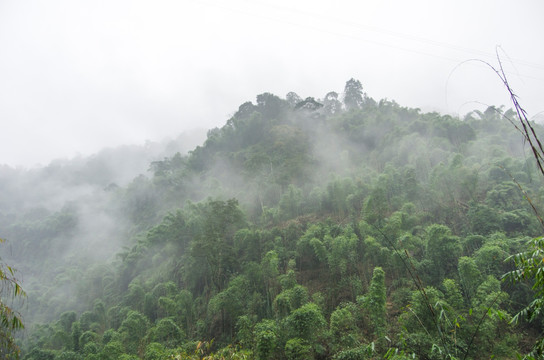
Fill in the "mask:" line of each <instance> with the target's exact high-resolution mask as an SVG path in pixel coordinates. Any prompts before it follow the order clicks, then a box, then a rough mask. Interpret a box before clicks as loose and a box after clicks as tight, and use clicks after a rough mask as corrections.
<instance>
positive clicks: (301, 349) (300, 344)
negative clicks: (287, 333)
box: [285, 338, 313, 360]
mask: <svg viewBox="0 0 544 360" xmlns="http://www.w3.org/2000/svg"><path fill="white" fill-rule="evenodd" d="M285 356H286V357H287V359H289V360H304V359H313V356H312V347H311V346H310V345H308V343H307V342H306V341H305V340H303V339H300V338H294V339H289V340H288V341H287V343H286V344H285Z"/></svg>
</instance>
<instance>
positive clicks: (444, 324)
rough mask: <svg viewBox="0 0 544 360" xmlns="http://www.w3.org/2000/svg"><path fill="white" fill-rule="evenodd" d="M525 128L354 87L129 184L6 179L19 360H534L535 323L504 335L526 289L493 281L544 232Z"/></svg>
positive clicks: (171, 157)
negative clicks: (17, 286) (18, 301)
mask: <svg viewBox="0 0 544 360" xmlns="http://www.w3.org/2000/svg"><path fill="white" fill-rule="evenodd" d="M515 118H516V114H515V113H514V112H513V111H511V110H505V109H503V108H495V107H489V108H488V109H487V110H485V111H483V112H482V111H477V110H475V111H473V112H470V113H468V114H467V115H466V116H464V117H463V118H457V117H453V116H450V115H441V114H439V113H423V112H421V111H420V110H419V109H412V108H406V107H402V106H401V105H399V104H397V103H396V102H395V101H390V100H387V99H383V100H379V101H376V100H374V99H372V98H371V97H369V96H367V95H366V94H365V93H364V92H363V88H362V85H361V83H360V82H359V81H357V80H354V79H351V80H349V81H348V82H347V83H346V87H345V89H343V93H342V95H339V94H338V93H336V92H329V93H328V94H326V95H325V96H324V97H323V98H321V99H318V98H312V97H308V98H306V99H302V98H301V97H299V96H298V95H297V94H295V93H292V92H291V93H288V94H287V95H286V97H285V98H280V97H278V96H275V95H273V94H270V93H264V94H261V95H258V96H257V98H256V103H255V104H254V103H252V102H246V103H244V104H242V105H240V107H239V109H238V111H237V112H235V114H234V115H233V116H232V117H231V118H230V119H228V121H227V122H226V124H225V125H224V126H223V127H221V128H215V129H212V130H210V131H208V134H207V139H206V140H205V141H204V143H202V144H201V145H199V146H196V148H194V149H192V150H191V151H189V152H188V153H183V152H177V153H174V152H171V153H169V154H165V155H164V156H163V157H162V158H161V159H160V160H156V161H152V162H150V163H149V164H148V166H149V170H148V172H147V173H146V174H142V175H139V176H136V177H134V178H133V179H132V180H130V181H128V182H126V183H123V182H119V181H115V179H114V178H113V175H112V174H114V173H115V171H113V172H112V171H110V172H109V173H108V172H107V171H103V170H104V167H103V166H101V165H100V164H102V163H100V162H94V163H93V164H94V166H92V167H91V166H87V167H81V166H79V167H77V166H71V165H70V164H71V163H70V162H69V161H68V162H67V163H66V164H64V165H63V164H57V165H55V164H52V165H50V166H48V167H45V168H43V169H39V170H32V171H26V172H25V171H16V170H13V169H8V168H5V169H2V172H1V173H2V176H1V178H0V183H1V184H3V185H2V186H4V187H3V191H4V189H6V186H7V185H9V186H10V188H9V189H10V191H8V192H6V193H5V194H3V197H2V198H1V199H0V206H1V207H0V238H4V239H7V240H8V242H7V243H6V244H3V246H2V247H3V249H2V251H3V255H2V260H3V261H4V260H5V261H6V262H9V263H10V264H11V265H13V266H14V267H15V268H17V269H18V274H20V275H21V277H22V279H23V287H24V288H25V290H26V291H27V301H26V304H25V306H24V308H23V309H22V310H21V311H22V312H23V315H24V319H25V322H26V329H25V331H24V332H23V333H20V334H19V335H20V336H19V338H18V343H19V344H20V346H21V349H22V354H21V357H22V358H24V359H28V360H38V359H63V360H67V359H85V360H91V359H146V360H154V359H201V358H204V357H205V356H209V357H207V358H209V359H221V358H225V359H342V360H345V359H381V358H387V359H412V358H416V359H484V358H485V359H488V358H495V359H512V358H515V356H516V354H524V353H527V352H528V351H530V349H531V347H532V345H533V344H534V342H535V340H536V339H538V338H539V337H540V333H541V332H542V330H543V323H542V319H541V317H538V316H537V317H536V319H535V320H534V321H532V322H530V323H528V322H525V321H524V320H523V319H521V318H520V321H519V322H517V323H513V322H511V320H512V317H513V316H514V315H515V314H517V313H518V312H519V311H520V310H522V309H523V308H524V307H526V306H527V304H529V303H530V302H531V301H533V299H534V294H533V292H532V290H531V284H528V283H516V284H512V283H511V282H508V281H501V278H502V276H503V275H504V274H505V273H507V272H508V271H511V270H512V269H513V266H514V265H513V263H512V262H511V261H505V259H506V258H507V257H509V256H510V255H512V254H515V253H518V252H521V251H525V250H526V249H527V243H528V241H529V240H530V239H532V238H534V237H536V236H539V235H540V234H541V233H542V227H541V225H540V223H539V221H538V218H537V216H536V215H535V213H534V212H533V209H532V208H531V204H530V203H529V202H528V201H527V198H529V199H530V200H531V203H532V204H533V205H534V206H535V208H536V209H537V211H541V209H543V208H544V206H543V205H544V192H543V191H542V190H543V187H542V185H543V181H542V180H543V178H542V176H541V175H540V174H539V173H538V169H537V167H536V163H535V161H534V158H533V156H532V154H531V152H530V150H529V149H526V148H525V143H524V141H523V137H522V135H521V134H520V133H519V132H518V131H517V130H516V128H515V127H514V126H513V124H512V123H511V120H512V119H515ZM534 126H535V129H536V131H537V133H538V134H539V135H540V134H542V133H543V131H542V130H543V129H542V127H541V126H539V125H536V124H535V125H534ZM541 138H542V136H541ZM117 164H118V166H121V164H122V162H118V163H117ZM15 176H16V179H17V181H14V180H13V179H14V177H15ZM59 180H61V181H59ZM62 184H70V186H66V185H62Z"/></svg>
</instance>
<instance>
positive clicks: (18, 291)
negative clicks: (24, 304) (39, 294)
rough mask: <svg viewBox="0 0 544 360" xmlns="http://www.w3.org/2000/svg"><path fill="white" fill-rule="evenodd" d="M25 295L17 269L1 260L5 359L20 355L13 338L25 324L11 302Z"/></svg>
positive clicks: (0, 333) (0, 331)
mask: <svg viewBox="0 0 544 360" xmlns="http://www.w3.org/2000/svg"><path fill="white" fill-rule="evenodd" d="M3 242H4V240H3V239H0V243H3ZM0 260H1V259H0ZM25 296H26V294H25V292H24V291H23V288H22V287H21V285H20V284H19V280H18V279H17V278H16V277H15V270H14V269H13V268H12V267H10V266H9V265H6V264H4V263H1V262H0V356H1V357H2V358H4V359H10V358H15V359H16V358H18V357H19V348H18V347H17V345H16V344H15V341H14V339H13V332H15V331H17V330H20V329H23V328H24V325H23V320H22V317H21V314H20V313H19V312H18V311H17V310H16V309H15V308H14V307H13V306H12V305H11V302H13V301H14V300H19V299H22V298H24V297H25Z"/></svg>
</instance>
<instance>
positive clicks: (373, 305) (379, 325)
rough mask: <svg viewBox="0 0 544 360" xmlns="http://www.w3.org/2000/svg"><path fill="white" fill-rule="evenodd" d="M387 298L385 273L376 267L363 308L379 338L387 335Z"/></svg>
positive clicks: (364, 298)
mask: <svg viewBox="0 0 544 360" xmlns="http://www.w3.org/2000/svg"><path fill="white" fill-rule="evenodd" d="M386 296H387V294H386V289H385V272H384V271H383V269H382V268H381V267H375V268H374V272H373V274H372V280H371V281H370V288H369V289H368V294H367V295H365V296H364V297H363V306H364V307H365V309H366V310H367V311H368V313H369V317H370V322H371V324H372V327H373V330H374V334H375V335H376V336H378V337H379V336H381V335H382V334H384V333H385V325H386V321H387V319H386V315H387V309H386V300H387V299H386Z"/></svg>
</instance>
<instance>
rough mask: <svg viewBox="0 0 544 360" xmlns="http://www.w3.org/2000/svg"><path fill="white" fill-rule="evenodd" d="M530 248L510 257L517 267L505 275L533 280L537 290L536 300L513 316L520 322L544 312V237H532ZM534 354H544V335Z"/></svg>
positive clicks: (534, 318)
mask: <svg viewBox="0 0 544 360" xmlns="http://www.w3.org/2000/svg"><path fill="white" fill-rule="evenodd" d="M529 247H530V250H529V251H526V252H521V253H518V254H515V255H512V256H510V257H509V258H508V260H511V261H513V262H514V264H515V266H516V269H515V270H513V271H510V272H508V273H507V274H506V275H505V276H504V277H505V278H508V279H511V280H513V281H515V282H522V281H532V282H533V290H534V292H535V295H534V300H533V301H532V302H531V303H530V304H529V305H527V306H526V307H525V308H524V309H523V310H521V311H520V312H519V313H518V314H516V315H515V316H514V318H513V321H514V322H518V321H519V320H520V318H526V319H527V320H528V321H535V320H536V319H538V318H539V317H541V315H542V313H543V312H544V261H543V260H542V259H543V258H544V237H538V238H535V239H532V240H531V241H530V242H529ZM532 355H534V356H539V357H541V356H543V355H544V337H541V338H540V339H539V340H538V342H537V343H536V345H535V347H534V350H533V353H532Z"/></svg>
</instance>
